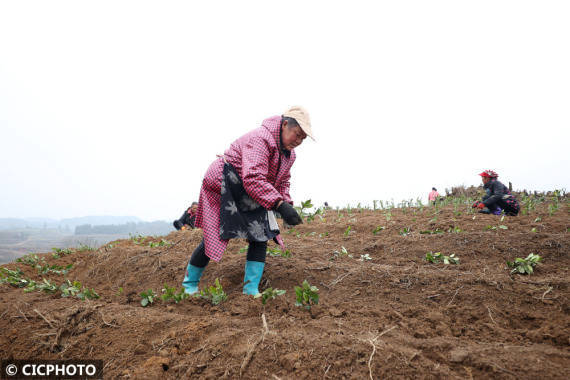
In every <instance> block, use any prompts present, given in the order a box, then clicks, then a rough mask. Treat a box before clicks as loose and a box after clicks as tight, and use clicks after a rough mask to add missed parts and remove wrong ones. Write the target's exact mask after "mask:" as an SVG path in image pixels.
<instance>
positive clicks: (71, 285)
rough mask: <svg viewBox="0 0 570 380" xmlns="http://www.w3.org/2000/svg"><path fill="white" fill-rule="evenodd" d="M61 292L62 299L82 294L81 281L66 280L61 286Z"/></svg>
mask: <svg viewBox="0 0 570 380" xmlns="http://www.w3.org/2000/svg"><path fill="white" fill-rule="evenodd" d="M59 290H60V291H61V296H62V297H64V298H65V297H75V296H77V295H78V294H79V293H81V282H79V281H73V282H71V281H69V280H65V282H64V283H63V284H61V285H60V287H59Z"/></svg>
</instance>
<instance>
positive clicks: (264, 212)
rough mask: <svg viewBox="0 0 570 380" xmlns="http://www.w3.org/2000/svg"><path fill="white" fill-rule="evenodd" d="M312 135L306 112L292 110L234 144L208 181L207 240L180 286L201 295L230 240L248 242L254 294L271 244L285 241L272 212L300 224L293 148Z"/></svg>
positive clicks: (202, 216) (200, 222)
mask: <svg viewBox="0 0 570 380" xmlns="http://www.w3.org/2000/svg"><path fill="white" fill-rule="evenodd" d="M307 136H310V137H311V138H313V136H312V132H311V123H310V120H309V115H308V113H307V112H306V111H305V110H304V109H303V108H301V107H293V108H291V109H289V110H287V112H285V113H284V114H283V115H282V116H273V117H270V118H268V119H265V120H264V121H263V123H262V124H261V127H259V128H257V129H254V130H253V131H251V132H249V133H247V134H245V135H243V136H242V137H240V138H239V139H237V140H236V141H234V142H233V143H232V144H231V145H230V147H229V149H228V150H226V152H225V153H224V155H223V156H221V157H219V158H218V159H217V160H215V161H214V162H213V163H212V164H211V165H210V167H209V168H208V171H207V172H206V175H205V177H204V180H203V182H202V188H201V189H200V200H199V203H198V212H197V215H196V227H199V228H202V230H203V231H204V238H203V239H202V242H201V243H200V244H199V245H198V247H197V248H196V249H195V250H194V252H193V253H192V257H191V258H190V262H189V263H188V266H187V268H186V275H185V276H184V281H183V283H182V285H183V286H184V290H185V292H186V293H189V294H193V293H196V292H198V282H199V281H200V277H201V276H202V272H203V271H204V268H205V267H206V265H207V264H208V262H209V261H210V259H212V260H214V261H216V262H218V261H220V259H221V258H222V255H223V253H224V251H225V249H226V246H227V244H228V240H229V239H233V238H241V239H247V240H248V242H249V248H248V250H247V261H246V263H245V276H244V286H243V293H244V294H249V295H256V294H258V293H259V290H258V286H259V282H260V280H261V276H262V274H263V269H264V267H265V255H266V252H267V241H268V240H270V239H276V240H279V241H281V240H280V239H281V238H280V236H279V227H278V225H277V221H276V219H275V214H274V212H273V211H277V212H279V213H280V214H281V216H282V217H283V220H284V221H285V222H286V223H287V224H289V225H297V224H299V223H301V222H302V220H301V218H300V216H299V214H297V211H296V210H295V209H294V208H293V206H292V204H293V201H292V200H291V197H290V195H289V180H290V178H291V174H290V170H291V166H292V165H293V162H295V148H296V147H298V146H299V145H301V143H302V142H303V140H304V139H305V137H307Z"/></svg>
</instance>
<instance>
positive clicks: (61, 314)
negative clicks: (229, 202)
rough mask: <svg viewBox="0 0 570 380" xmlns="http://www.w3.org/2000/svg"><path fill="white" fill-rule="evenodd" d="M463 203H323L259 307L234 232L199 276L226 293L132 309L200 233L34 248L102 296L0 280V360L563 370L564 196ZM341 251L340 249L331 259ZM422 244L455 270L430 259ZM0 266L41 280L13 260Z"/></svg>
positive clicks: (188, 366) (567, 367) (483, 374)
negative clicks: (484, 210)
mask: <svg viewBox="0 0 570 380" xmlns="http://www.w3.org/2000/svg"><path fill="white" fill-rule="evenodd" d="M436 211H437V212H436ZM454 211H455V212H454ZM469 211H470V210H469V208H468V207H463V208H462V210H461V214H459V212H457V210H454V207H453V206H452V205H447V206H444V207H442V208H441V209H439V210H435V209H434V208H433V207H430V208H423V209H421V210H420V209H418V208H407V209H393V210H392V211H391V212H390V214H388V213H387V212H386V211H385V210H378V211H372V210H358V209H352V210H351V212H350V213H349V212H348V211H347V210H340V212H339V211H335V210H328V211H326V213H325V215H324V219H321V218H320V217H317V218H316V219H315V220H314V221H312V222H310V223H304V224H303V225H301V226H298V227H296V228H295V229H294V230H289V231H286V232H284V233H283V238H284V240H285V244H286V246H287V248H288V249H290V250H291V253H292V257H290V258H285V257H268V258H267V264H266V269H265V273H264V275H263V279H262V284H261V286H260V288H261V289H265V288H267V287H273V288H278V289H285V290H286V291H287V293H286V294H285V295H283V296H280V297H277V298H276V299H275V300H270V301H268V303H267V304H266V305H262V303H261V300H260V299H253V298H251V297H248V296H245V295H242V294H241V291H242V282H243V268H244V263H245V254H244V253H239V249H240V248H242V247H244V246H245V245H246V243H245V242H244V241H231V242H230V244H229V247H228V250H227V251H226V253H225V256H224V257H223V259H222V261H221V262H220V263H214V262H211V263H210V264H209V265H208V267H207V268H206V270H205V272H204V276H203V277H202V281H201V283H200V287H201V288H203V287H205V286H206V285H212V284H213V283H214V280H215V279H216V278H219V279H220V281H221V284H222V285H223V288H224V290H225V291H226V292H227V294H228V299H227V301H225V302H223V303H221V304H219V305H217V306H213V305H211V304H209V303H208V302H207V301H206V300H203V299H199V298H191V299H187V300H184V301H183V302H181V303H179V304H175V303H174V302H172V301H169V302H163V301H161V300H157V301H156V302H155V303H154V304H153V305H152V306H150V307H146V308H143V307H142V306H141V303H140V301H141V297H140V295H139V294H140V293H141V292H142V291H145V290H147V289H153V290H154V291H155V292H156V293H160V292H161V289H162V287H163V285H164V284H168V285H169V286H176V287H178V288H180V283H181V281H182V279H183V276H184V270H185V266H186V263H187V260H188V259H189V256H190V254H191V252H192V250H193V249H194V248H195V246H196V245H197V244H198V243H199V242H200V239H201V231H199V230H194V231H180V232H173V233H171V234H170V235H168V236H166V237H164V239H166V240H169V241H171V242H173V243H174V244H173V245H172V246H170V247H153V248H151V247H149V246H148V245H147V243H148V242H149V241H159V240H160V239H147V240H145V242H143V244H135V242H134V241H132V240H128V239H127V240H120V241H116V242H113V243H112V244H111V245H107V246H104V247H102V248H100V249H99V250H97V251H85V252H75V253H73V254H70V255H66V256H63V257H61V258H57V259H56V258H53V257H52V254H51V253H48V254H44V255H43V256H44V257H45V261H46V262H48V263H50V264H58V265H61V266H65V265H67V264H73V267H72V269H71V270H70V271H69V273H67V274H66V275H65V276H63V275H56V274H50V275H47V276H46V275H44V276H43V277H45V278H47V279H50V280H53V281H55V282H57V283H58V284H61V283H62V282H63V280H64V278H68V279H70V280H79V281H81V282H82V283H83V285H84V286H87V287H89V288H93V289H95V291H96V292H97V293H98V294H99V295H100V296H101V298H100V299H98V300H92V301H90V300H86V301H81V300H78V299H72V298H61V297H60V295H58V294H46V293H43V292H31V293H25V292H24V291H23V290H22V289H20V288H16V287H12V286H10V285H8V284H0V331H1V332H0V358H2V359H8V358H14V359H29V358H42V359H60V358H61V359H87V358H94V359H102V360H104V364H105V368H104V374H105V378H136V379H140V378H149V379H159V378H172V379H174V378H205V379H219V378H239V377H242V378H255V379H257V378H259V379H299V378H302V379H369V378H373V379H378V378H434V377H437V378H505V379H515V378H517V379H521V378H522V379H530V378H544V379H568V378H570V316H569V311H570V309H569V304H568V296H569V288H568V285H569V281H570V276H569V267H570V257H569V246H570V234H569V232H568V231H569V227H570V222H569V220H570V219H569V213H568V211H569V210H568V203H567V201H565V202H564V203H562V206H561V208H560V209H559V210H557V211H555V212H550V213H549V211H548V203H543V204H540V205H539V206H537V207H536V209H535V210H533V211H532V212H531V213H530V214H527V215H519V216H517V217H505V219H504V220H503V221H501V217H500V216H492V215H482V214H476V213H471V212H469ZM551 213H552V214H553V215H550V214H551ZM537 218H539V219H537ZM387 219H389V220H387ZM500 225H503V226H506V227H507V229H504V228H496V229H494V230H492V229H487V226H495V227H498V226H500ZM349 226H350V229H349V228H348V227H349ZM378 226H383V227H385V228H384V229H383V230H381V229H379V230H378V231H377V233H376V234H374V233H373V230H375V229H376V227H378ZM532 229H534V232H531V230H532ZM426 230H430V231H436V230H441V231H443V233H436V234H422V233H420V232H422V231H426ZM270 245H271V246H273V243H271V244H270ZM341 247H345V248H346V251H347V252H348V253H349V254H350V256H352V257H350V256H349V255H339V254H335V253H334V252H335V251H337V252H340V251H341V249H342V248H341ZM430 251H432V252H442V253H443V254H445V255H449V254H452V253H453V254H455V255H456V256H458V257H459V258H460V264H458V265H453V264H449V265H445V264H433V263H428V262H427V261H426V260H425V256H426V253H427V252H430ZM529 253H536V254H539V255H540V256H542V257H543V261H542V263H540V264H538V266H537V267H536V269H535V273H534V274H533V275H530V276H529V275H510V269H509V268H507V266H506V264H505V263H506V261H507V260H510V261H512V260H513V259H514V258H515V257H522V258H524V257H526V256H527V255H528V254H529ZM361 255H368V257H370V258H371V260H366V259H364V260H363V261H361ZM40 256H42V255H40ZM3 267H5V268H8V269H15V268H16V267H19V268H20V269H21V270H22V271H23V272H24V274H25V276H26V277H29V278H32V279H35V280H36V281H38V280H41V278H42V276H40V275H38V271H37V270H36V269H34V268H33V267H31V266H27V265H24V264H23V263H15V262H13V263H9V264H6V265H4V266H3ZM305 279H306V280H308V281H309V283H310V284H311V285H315V286H317V287H318V288H319V296H320V302H319V304H318V305H315V306H313V307H312V308H311V309H310V310H306V309H304V308H302V307H297V306H295V292H294V290H293V288H294V286H296V285H300V284H301V283H302V282H303V280H305ZM264 320H265V321H266V324H264Z"/></svg>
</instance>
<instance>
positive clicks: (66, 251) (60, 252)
mask: <svg viewBox="0 0 570 380" xmlns="http://www.w3.org/2000/svg"><path fill="white" fill-rule="evenodd" d="M51 250H52V251H53V254H55V255H58V256H64V255H71V254H72V253H73V251H72V250H71V249H69V248H65V249H62V248H52V249H51Z"/></svg>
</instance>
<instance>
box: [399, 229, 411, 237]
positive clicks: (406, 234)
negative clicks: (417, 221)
mask: <svg viewBox="0 0 570 380" xmlns="http://www.w3.org/2000/svg"><path fill="white" fill-rule="evenodd" d="M399 233H400V235H402V236H408V235H409V234H411V233H412V229H411V228H410V227H404V228H402V229H401V230H400V232H399Z"/></svg>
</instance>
